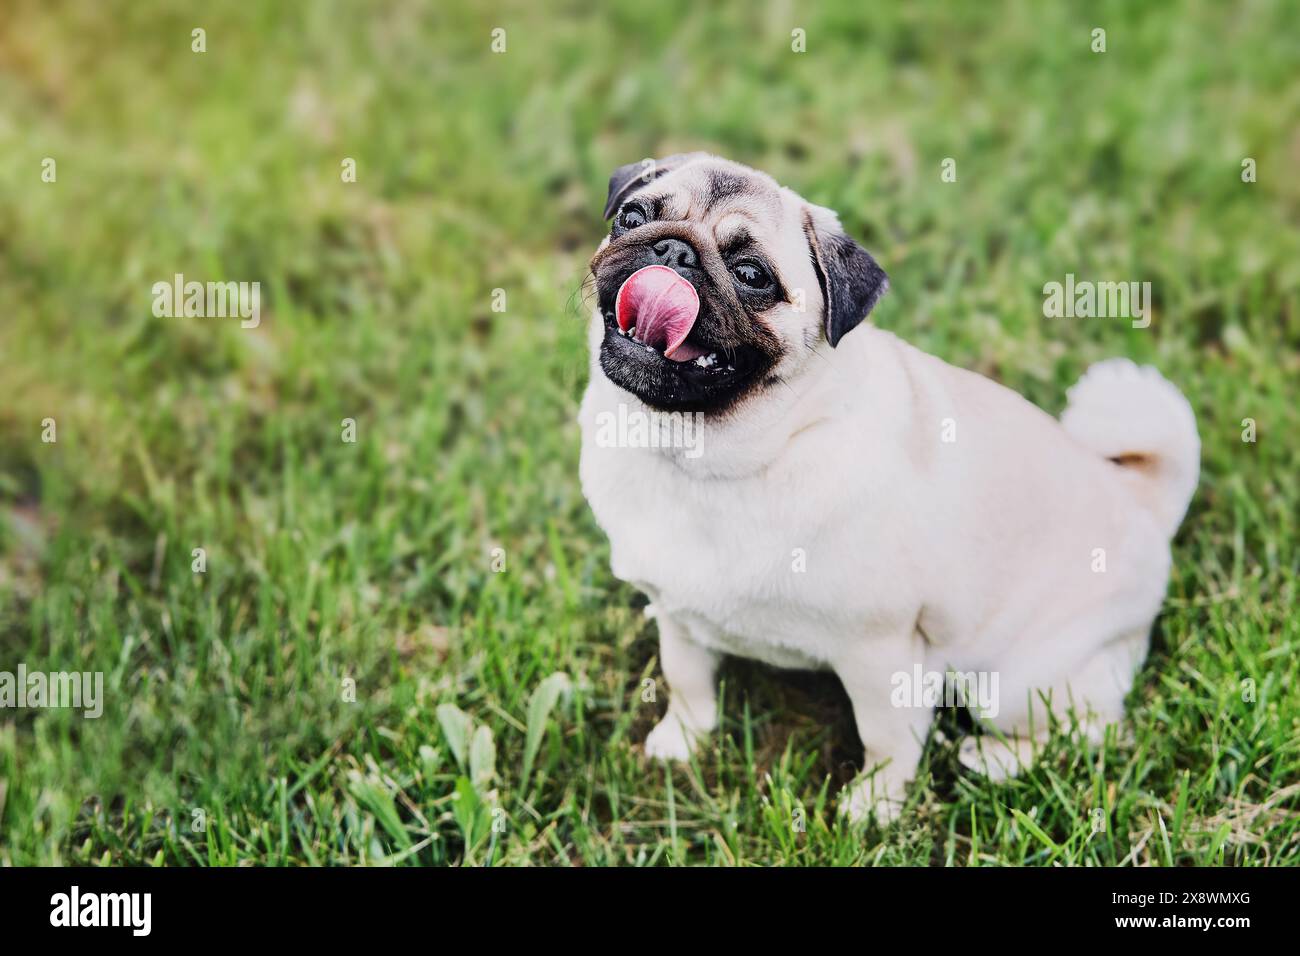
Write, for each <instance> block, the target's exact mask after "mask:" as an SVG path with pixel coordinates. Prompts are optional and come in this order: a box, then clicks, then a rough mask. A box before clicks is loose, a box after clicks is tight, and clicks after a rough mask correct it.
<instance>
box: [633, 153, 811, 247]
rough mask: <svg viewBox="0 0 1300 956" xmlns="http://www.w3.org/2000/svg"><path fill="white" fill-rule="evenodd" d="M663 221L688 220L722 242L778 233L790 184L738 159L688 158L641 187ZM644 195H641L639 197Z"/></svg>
mask: <svg viewBox="0 0 1300 956" xmlns="http://www.w3.org/2000/svg"><path fill="white" fill-rule="evenodd" d="M642 195H643V196H645V197H646V198H647V199H649V200H651V202H652V203H653V204H654V206H655V209H654V210H653V216H654V218H655V219H658V220H661V221H671V220H689V221H690V222H692V223H694V224H695V225H697V226H699V227H701V228H703V229H705V230H706V231H708V232H710V233H712V235H713V238H714V241H715V242H717V243H718V245H719V246H728V245H737V244H742V243H744V242H745V241H748V240H757V239H758V238H759V237H762V236H773V235H778V234H780V233H781V232H782V231H783V227H784V226H785V225H786V223H787V221H788V219H789V217H790V215H791V208H790V207H791V202H790V194H789V190H784V189H782V188H781V187H780V186H778V185H777V184H776V182H775V180H773V179H772V178H771V177H769V176H765V175H763V174H762V173H758V172H756V171H754V170H752V169H748V168H746V167H744V166H740V165H737V164H735V163H727V162H721V161H716V160H709V161H703V162H698V163H690V164H688V165H686V166H685V167H683V168H682V169H678V170H675V171H674V172H672V173H669V174H668V175H666V176H663V177H662V178H660V179H659V180H657V181H656V182H655V183H654V184H653V185H651V186H649V187H647V188H646V189H645V190H643V191H642ZM638 198H640V197H638Z"/></svg>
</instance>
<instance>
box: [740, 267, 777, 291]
mask: <svg viewBox="0 0 1300 956" xmlns="http://www.w3.org/2000/svg"><path fill="white" fill-rule="evenodd" d="M731 271H732V273H733V274H734V275H735V276H736V278H737V279H739V280H740V281H741V282H743V283H744V284H745V285H747V286H749V287H750V288H751V289H759V290H763V289H770V288H772V277H771V276H770V275H768V274H767V270H765V269H764V268H763V267H762V266H760V265H759V264H758V263H756V262H741V263H738V264H737V265H736V266H735V267H734V268H732V270H731Z"/></svg>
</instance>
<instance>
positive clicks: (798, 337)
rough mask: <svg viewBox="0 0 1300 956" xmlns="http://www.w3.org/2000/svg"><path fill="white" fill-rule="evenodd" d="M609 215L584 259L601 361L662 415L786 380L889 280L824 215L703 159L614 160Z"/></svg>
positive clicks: (712, 405)
mask: <svg viewBox="0 0 1300 956" xmlns="http://www.w3.org/2000/svg"><path fill="white" fill-rule="evenodd" d="M610 216H613V226H612V229H611V231H610V234H609V237H608V238H607V239H605V241H604V242H602V243H601V245H600V248H599V249H598V250H597V251H596V254H595V256H594V257H593V258H592V260H591V272H592V275H593V276H594V278H595V288H596V293H597V296H598V302H599V307H600V312H601V315H602V316H603V317H604V322H605V334H604V338H603V340H602V342H601V345H600V366H601V369H602V370H603V371H604V373H605V375H606V376H608V377H609V379H610V380H611V381H612V382H614V384H616V385H618V386H620V387H621V388H624V389H626V390H627V391H629V392H631V393H632V394H634V395H636V396H637V397H638V398H640V399H641V400H642V401H644V402H645V403H646V404H648V405H650V406H652V407H655V408H659V409H663V410H672V411H702V412H721V411H724V410H726V409H728V408H731V407H733V406H734V405H736V403H737V402H740V401H742V400H750V399H753V398H757V396H759V395H760V394H761V393H763V392H765V391H766V390H768V389H770V388H771V387H772V386H773V385H776V384H778V383H779V382H782V381H790V380H791V379H792V378H794V377H795V376H796V375H798V373H799V372H800V371H801V370H802V369H803V368H804V366H805V365H806V364H807V363H808V362H809V361H810V359H811V357H812V355H813V353H814V352H815V351H816V350H817V349H818V348H820V347H822V344H821V343H822V342H828V343H829V344H830V345H831V346H832V347H833V346H835V345H836V344H838V343H839V341H840V339H841V338H843V337H844V336H845V335H846V334H848V333H849V332H850V331H852V329H853V328H854V327H855V326H857V325H858V323H859V322H861V321H862V320H863V318H865V317H866V315H867V313H868V312H870V311H871V308H872V306H874V305H875V304H876V300H877V299H879V298H880V296H881V294H882V293H883V292H884V291H885V289H886V287H887V285H888V281H887V279H886V277H885V273H884V271H883V270H882V269H881V268H880V266H879V265H877V263H876V261H875V260H874V259H872V258H871V256H870V255H869V254H868V253H867V251H866V250H865V249H863V248H862V247H861V246H859V245H858V244H857V243H856V242H854V241H853V240H852V239H850V238H849V237H848V236H847V235H845V234H844V231H843V230H842V229H841V228H840V224H839V220H838V218H837V217H836V215H835V213H833V212H831V211H830V210H829V209H824V208H822V207H820V206H814V205H812V204H810V203H808V202H805V201H804V200H803V199H801V198H800V197H799V196H798V195H796V194H795V193H794V192H792V191H791V190H789V189H785V188H783V187H781V186H779V185H778V184H777V183H776V182H775V180H773V179H772V178H771V177H770V176H767V175H766V174H764V173H760V172H757V171H756V170H753V169H750V168H749V167H747V166H742V165H740V164H739V163H733V162H729V161H727V160H724V159H719V158H718V157H715V156H710V155H708V154H707V153H686V154H683V155H679V156H670V157H668V158H666V159H660V160H655V161H651V160H646V161H645V162H643V163H633V164H630V165H628V166H622V167H620V168H619V169H617V170H616V171H615V172H614V175H613V176H611V177H610V180H609V198H608V200H607V202H606V206H605V217H606V218H609V217H610ZM650 266H654V267H658V268H654V269H649V268H647V267H650ZM670 270H671V271H670ZM683 280H684V281H683ZM692 290H693V291H692Z"/></svg>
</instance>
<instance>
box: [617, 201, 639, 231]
mask: <svg viewBox="0 0 1300 956" xmlns="http://www.w3.org/2000/svg"><path fill="white" fill-rule="evenodd" d="M616 221H617V223H618V227H619V228H620V229H635V228H636V227H637V226H644V225H645V212H643V211H642V209H641V207H640V206H624V207H623V208H622V209H620V210H619V212H618V219H617V220H616Z"/></svg>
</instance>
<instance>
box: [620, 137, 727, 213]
mask: <svg viewBox="0 0 1300 956" xmlns="http://www.w3.org/2000/svg"><path fill="white" fill-rule="evenodd" d="M706 155H708V154H707V153H675V154H673V155H672V156H665V157H664V158H663V159H643V160H641V161H640V162H639V163H628V164H627V165H626V166H620V167H618V169H616V170H614V175H612V176H610V177H609V195H608V196H607V197H606V198H605V218H606V219H608V218H609V217H610V216H612V215H614V210H616V209H618V207H619V206H620V205H622V203H623V200H624V198H625V197H627V196H628V195H629V194H630V193H632V192H634V191H636V190H637V189H640V188H641V187H642V186H646V185H649V184H650V183H652V182H654V181H655V180H656V179H658V178H659V177H660V176H666V175H667V174H668V173H671V172H672V171H673V170H674V169H681V168H682V167H683V166H685V165H686V164H687V163H689V162H692V161H694V160H697V159H700V158H702V157H704V156H706Z"/></svg>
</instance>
